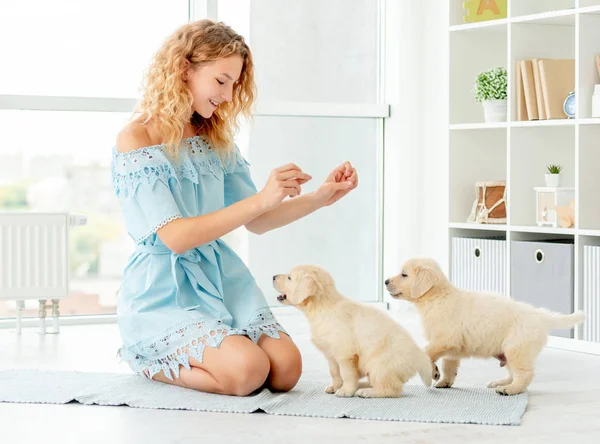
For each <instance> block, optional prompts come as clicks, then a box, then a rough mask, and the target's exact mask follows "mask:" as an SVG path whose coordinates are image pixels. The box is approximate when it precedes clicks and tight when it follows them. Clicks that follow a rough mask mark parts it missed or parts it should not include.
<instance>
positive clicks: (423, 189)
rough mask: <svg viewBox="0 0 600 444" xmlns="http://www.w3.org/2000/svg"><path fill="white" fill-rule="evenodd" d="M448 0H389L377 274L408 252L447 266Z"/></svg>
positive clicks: (392, 269)
mask: <svg viewBox="0 0 600 444" xmlns="http://www.w3.org/2000/svg"><path fill="white" fill-rule="evenodd" d="M447 18H448V4H447V2H439V1H436V0H424V1H420V2H416V1H405V0H388V1H387V6H386V24H385V27H386V30H385V33H386V48H385V58H386V69H385V76H386V78H385V94H384V100H385V101H386V102H388V103H390V105H391V117H390V118H389V119H388V120H387V121H386V129H385V136H386V147H385V198H384V236H385V245H384V274H385V276H390V275H392V274H397V273H398V272H399V270H400V267H401V264H402V262H404V260H406V259H407V258H410V257H413V256H421V255H425V256H431V257H434V258H435V259H436V260H438V261H439V262H440V265H441V266H442V267H443V268H444V269H445V270H447V266H448V263H447V262H448V257H447V256H448V241H447V214H448V198H447V193H448V192H447V183H448V180H447V177H448V174H447V167H446V165H447V162H448V152H447V147H448V144H447V137H448V131H447V122H448V99H447V97H448V93H447V88H448V80H447V77H448V76H447V69H446V67H447V57H448V56H447V54H448V51H447V47H448V39H447V35H448V33H447V28H448V26H447V23H448V19H447Z"/></svg>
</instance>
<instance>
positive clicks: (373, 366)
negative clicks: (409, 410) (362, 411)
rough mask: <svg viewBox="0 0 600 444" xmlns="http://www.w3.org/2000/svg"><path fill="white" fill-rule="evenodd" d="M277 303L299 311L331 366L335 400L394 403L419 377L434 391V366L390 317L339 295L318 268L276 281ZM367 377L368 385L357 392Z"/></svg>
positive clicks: (304, 268) (300, 270) (296, 270)
mask: <svg viewBox="0 0 600 444" xmlns="http://www.w3.org/2000/svg"><path fill="white" fill-rule="evenodd" d="M273 286H274V287H275V288H276V289H277V291H279V292H281V293H282V294H281V295H280V296H278V297H277V299H278V300H279V301H280V302H281V303H283V304H288V305H293V306H295V307H296V308H298V309H299V310H301V311H302V312H303V313H304V315H305V316H306V317H307V319H308V321H309V323H310V329H311V335H312V341H313V343H314V344H315V346H316V347H317V348H318V349H319V350H320V351H321V352H322V353H323V354H324V355H325V357H326V358H327V361H328V362H329V370H330V373H331V378H332V382H331V386H329V387H327V389H326V390H325V391H326V392H327V393H335V394H336V395H337V396H342V397H349V396H354V395H356V396H360V397H363V398H392V397H398V396H400V394H401V393H402V388H403V385H404V383H406V381H408V380H409V379H410V378H412V377H413V376H414V375H415V374H416V373H417V372H418V373H419V376H420V377H421V380H422V381H423V384H425V386H427V387H429V386H430V385H431V378H432V363H431V360H430V359H429V357H428V356H427V355H426V354H425V353H424V352H423V350H421V349H420V348H419V347H418V346H417V344H416V343H415V342H414V341H413V339H412V338H411V337H410V335H409V334H408V333H407V332H406V331H405V330H404V329H403V328H402V327H401V326H400V325H398V324H397V323H396V322H395V321H394V320H392V318H391V317H389V316H388V315H387V314H386V313H384V312H382V311H380V310H378V309H377V308H375V307H369V306H366V305H362V304H359V303H357V302H354V301H352V300H350V299H348V298H346V297H344V296H342V295H340V294H339V293H338V291H337V290H336V288H335V283H334V281H333V278H332V277H331V275H330V274H329V273H328V272H327V271H325V270H323V269H322V268H320V267H316V266H299V267H295V268H294V269H292V271H291V272H290V273H289V274H280V275H276V276H273ZM363 376H367V377H368V380H369V384H367V385H364V384H363V385H362V386H360V387H359V379H360V378H361V377H363Z"/></svg>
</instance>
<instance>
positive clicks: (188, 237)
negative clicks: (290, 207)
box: [157, 164, 310, 254]
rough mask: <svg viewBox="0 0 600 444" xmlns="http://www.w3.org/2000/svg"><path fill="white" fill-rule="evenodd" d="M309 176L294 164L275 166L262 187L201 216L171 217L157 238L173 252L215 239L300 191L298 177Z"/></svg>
mask: <svg viewBox="0 0 600 444" xmlns="http://www.w3.org/2000/svg"><path fill="white" fill-rule="evenodd" d="M308 179H310V176H309V175H308V174H305V173H303V172H302V171H301V170H300V168H298V167H297V166H296V165H294V164H289V165H285V166H283V167H280V168H276V169H274V170H273V171H272V172H271V175H270V176H269V180H268V181H267V184H266V185H265V187H264V188H263V189H262V190H261V191H260V192H258V193H257V194H255V195H254V196H251V197H248V198H247V199H243V200H241V201H239V202H236V203H234V204H233V205H229V206H228V207H226V208H223V209H222V210H219V211H215V212H213V213H209V214H203V215H201V216H195V217H186V218H181V219H175V220H174V221H172V222H169V223H168V224H167V225H165V226H164V227H162V228H160V229H159V230H158V231H157V234H158V236H159V237H160V240H162V241H163V243H164V244H165V245H166V246H167V247H168V248H169V249H170V250H171V251H173V252H174V253H175V254H181V253H184V252H185V251H187V250H189V249H191V248H195V247H197V246H200V245H204V244H206V243H208V242H212V241H214V240H215V239H218V238H220V237H222V236H224V235H226V234H228V233H230V232H232V231H233V230H235V229H236V228H238V227H241V226H242V225H245V224H248V223H249V222H250V221H252V220H254V219H256V218H257V217H259V216H260V215H261V214H264V213H266V212H269V211H271V210H272V209H274V208H277V207H279V206H280V204H281V201H283V199H285V198H286V197H287V196H291V197H295V196H297V195H298V194H300V185H299V183H298V181H306V180H308Z"/></svg>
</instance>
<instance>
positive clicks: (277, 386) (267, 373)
mask: <svg viewBox="0 0 600 444" xmlns="http://www.w3.org/2000/svg"><path fill="white" fill-rule="evenodd" d="M254 97H255V85H254V67H253V63H252V54H251V52H250V49H249V48H248V46H247V45H246V43H245V42H244V39H243V37H241V36H240V35H238V34H236V33H235V32H234V31H233V30H232V29H231V28H229V27H228V26H226V25H224V24H222V23H214V22H211V21H209V20H202V21H199V22H195V23H189V24H186V25H184V26H182V27H181V28H179V29H178V30H177V31H176V32H175V33H174V34H173V35H172V36H170V37H169V38H168V39H167V40H166V41H165V43H164V44H163V46H162V47H161V48H160V50H159V51H158V53H157V54H156V56H155V58H154V61H153V63H152V65H151V67H150V69H149V71H148V74H147V79H146V85H145V92H144V96H143V99H142V101H141V104H140V107H139V109H138V111H139V116H138V117H137V118H136V119H135V120H133V121H132V122H131V123H130V124H129V125H128V126H127V127H125V128H124V129H123V130H122V131H121V132H120V133H119V135H118V137H117V144H116V149H115V150H113V158H112V178H113V187H114V189H115V192H116V194H117V196H118V198H119V202H120V205H121V209H122V213H123V216H124V219H125V223H126V226H127V230H128V233H129V234H130V235H131V236H132V237H133V239H134V240H135V242H136V251H135V253H134V254H133V255H132V256H131V257H130V259H129V263H128V265H127V267H126V269H125V272H124V275H123V282H122V286H121V291H120V294H119V303H118V309H117V311H118V319H119V329H120V332H121V337H122V340H123V346H122V347H121V349H120V350H119V354H120V356H121V358H122V359H123V360H125V361H127V362H129V364H130V365H131V367H132V368H133V369H134V370H135V371H136V372H139V373H141V374H143V375H145V376H146V377H148V378H151V379H154V380H156V381H161V382H165V383H169V384H175V385H179V386H182V387H188V388H192V389H196V390H201V391H205V392H212V393H221V394H228V395H238V396H245V395H248V394H250V393H252V392H253V391H255V390H256V389H258V388H260V387H262V386H263V385H264V384H265V383H266V384H267V386H268V387H269V388H270V389H272V390H277V391H287V390H291V389H292V388H293V387H294V386H295V385H296V383H297V381H298V379H299V378H300V374H301V372H302V362H301V357H300V353H299V351H298V349H297V347H296V346H295V344H294V343H293V342H292V340H291V339H290V337H289V336H288V335H287V334H286V333H285V331H284V329H283V328H282V327H281V326H280V325H279V323H278V322H277V320H276V319H275V318H274V316H273V314H272V313H271V311H270V309H269V307H268V305H267V302H266V301H265V298H264V296H263V294H262V292H261V290H260V289H259V288H258V286H257V284H256V282H255V280H254V278H253V277H252V275H251V274H250V271H249V270H248V268H247V267H246V266H245V264H244V263H243V262H242V260H241V259H240V258H239V257H238V256H237V255H236V254H235V253H234V252H233V251H232V250H231V249H230V248H229V247H228V246H227V245H226V244H225V243H224V242H223V241H222V240H221V239H220V237H221V236H223V235H225V234H227V233H229V232H231V231H233V230H235V229H236V228H238V227H240V226H242V225H244V226H245V227H246V228H247V229H248V230H249V231H251V232H253V233H257V234H261V233H264V232H267V231H269V230H272V229H275V228H278V227H281V226H284V225H287V224H289V223H291V222H293V221H295V220H297V219H300V218H301V217H304V216H306V215H308V214H310V213H312V212H313V211H315V210H317V209H319V208H321V207H323V206H327V205H331V204H332V203H334V202H336V201H338V200H339V199H340V198H342V197H343V196H345V195H346V194H347V193H348V192H349V191H350V190H352V189H354V188H356V187H357V185H358V176H357V174H356V171H355V169H354V168H352V166H351V165H350V163H348V162H346V163H344V164H343V165H341V166H340V167H338V168H336V169H335V170H333V171H332V173H331V174H330V175H329V177H328V178H327V179H326V180H325V182H324V183H323V184H322V185H321V186H320V187H319V188H318V189H317V191H315V192H313V193H310V194H306V195H302V196H300V197H298V196H299V195H300V192H301V186H302V185H303V184H304V183H306V182H307V181H308V180H310V179H311V177H310V176H309V175H308V174H306V173H304V172H303V171H302V170H301V169H300V168H298V167H297V166H296V165H293V164H288V165H285V166H282V167H279V168H276V169H274V170H273V171H272V172H271V175H270V176H269V179H268V181H267V183H266V185H265V187H264V188H263V189H262V190H261V191H260V192H257V190H256V188H255V186H254V183H253V182H252V180H251V178H250V173H249V170H248V163H247V162H246V161H245V159H244V158H243V157H242V155H241V154H240V152H239V150H238V148H237V147H236V146H235V145H234V143H233V135H234V133H235V130H236V129H237V125H236V123H237V118H238V116H239V115H240V114H243V115H246V116H248V115H249V111H250V108H251V105H252V102H253V100H254ZM288 197H289V198H293V199H286V198H288Z"/></svg>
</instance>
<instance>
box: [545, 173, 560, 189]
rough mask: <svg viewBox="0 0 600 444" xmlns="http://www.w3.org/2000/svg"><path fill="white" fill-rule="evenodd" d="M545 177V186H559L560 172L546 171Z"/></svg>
mask: <svg viewBox="0 0 600 444" xmlns="http://www.w3.org/2000/svg"><path fill="white" fill-rule="evenodd" d="M545 179H546V186H547V187H553V188H558V187H559V186H560V174H549V173H546V175H545Z"/></svg>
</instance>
